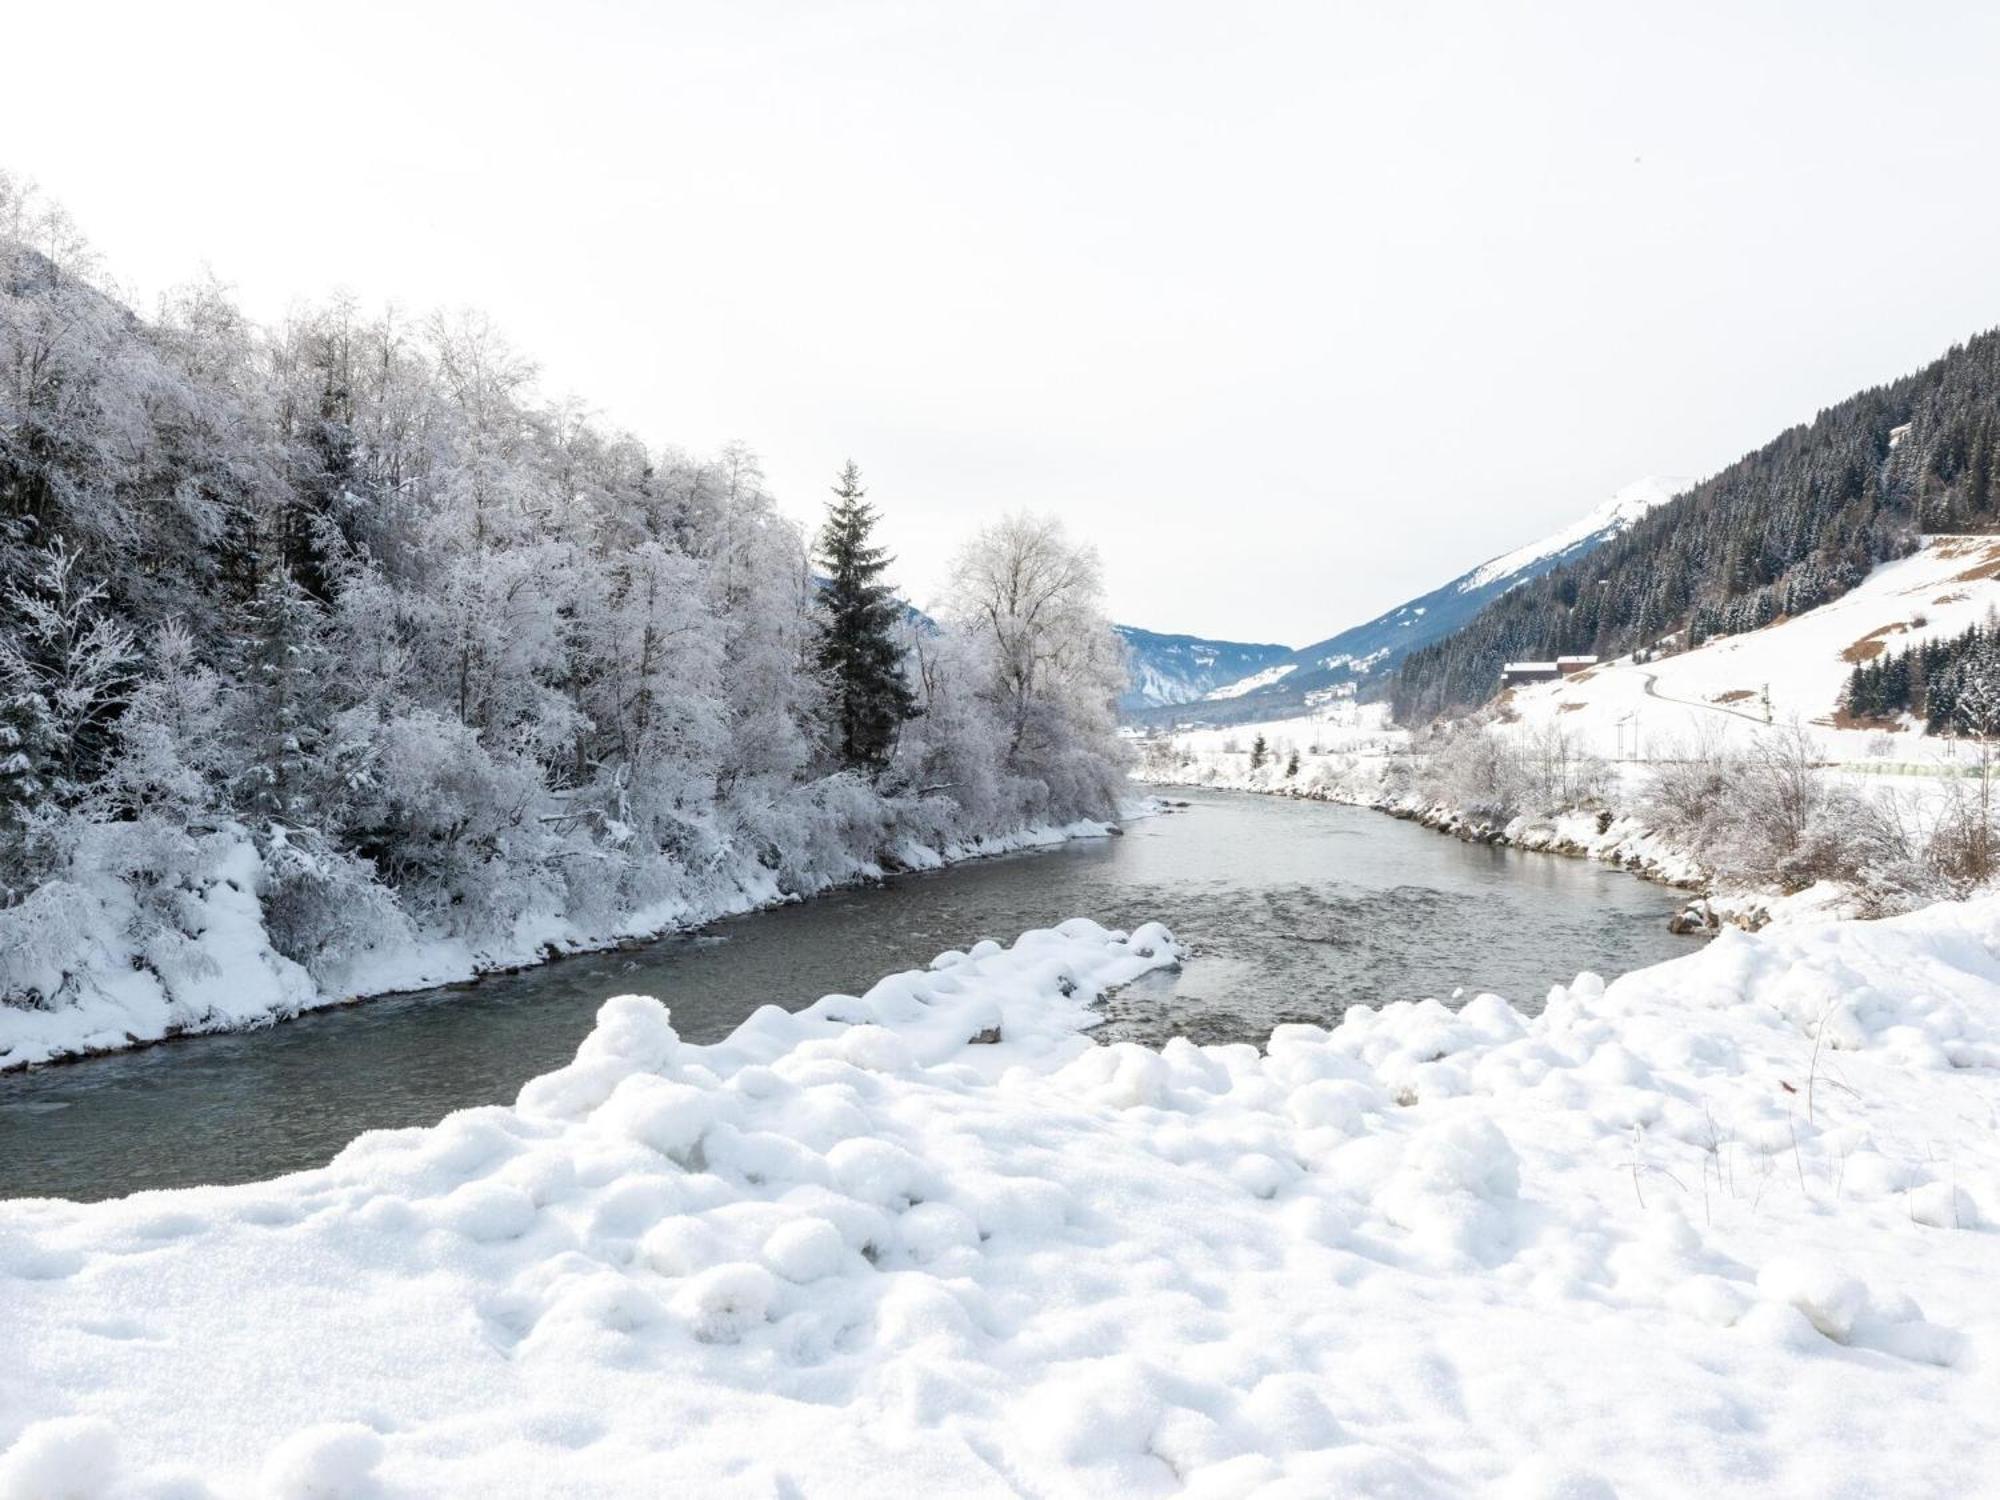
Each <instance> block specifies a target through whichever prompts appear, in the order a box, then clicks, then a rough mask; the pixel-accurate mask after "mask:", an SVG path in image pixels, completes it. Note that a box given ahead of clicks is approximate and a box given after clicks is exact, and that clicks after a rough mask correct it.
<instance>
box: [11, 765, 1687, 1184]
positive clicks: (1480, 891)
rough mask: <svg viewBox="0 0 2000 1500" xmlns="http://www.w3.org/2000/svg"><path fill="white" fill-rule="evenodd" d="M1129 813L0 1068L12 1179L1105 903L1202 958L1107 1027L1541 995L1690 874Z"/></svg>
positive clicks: (1595, 960)
mask: <svg viewBox="0 0 2000 1500" xmlns="http://www.w3.org/2000/svg"><path fill="white" fill-rule="evenodd" d="M1187 800H1188V806H1187V807H1186V809H1185V810H1183V811H1178V812H1173V813H1170V814H1167V815H1163V816H1159V817H1154V818H1146V819H1141V820H1138V821H1135V822H1133V823H1131V824H1130V825H1128V830H1127V832H1126V833H1125V835H1124V836H1123V837H1119V838H1108V839H1101V840H1091V841H1088V842H1083V843H1077V844H1071V845H1068V846H1066V847H1063V848H1060V849H1053V850H1045V851H1040V852H1035V853H1028V854H1019V855H1011V856H1007V857H1004V858H998V859H991V860H982V861H979V862H976V863H972V864H965V865H959V866H957V867H955V868H952V869H949V870H943V871H937V872H934V873H929V874H921V875H908V876H899V877H896V878H894V879H891V880H889V881H886V882H884V883H883V884H881V885H876V886H867V887H861V888H857V889H852V890H844V891H838V892H835V893H833V894H830V895H827V896H824V897H821V898H819V899H818V900H815V901H809V902H804V903H801V904H799V905H796V906H788V907H780V908H778V909H776V910H772V911H767V912H760V913H757V914H755V915H751V916H745V917H738V918H733V919H731V920H728V921H724V922H718V923H716V924H715V925H714V926H713V927H710V928H707V929H705V930H704V931H702V932H699V933H695V934H689V935H682V936H677V937H671V938H665V939H662V940H660V941H658V942H655V943H651V944H648V945H646V946H644V947H640V948H633V949H626V950H621V951H616V952H608V953H601V954H590V955H583V956H579V957H574V958H566V959H561V960H558V961H556V962H553V963H550V964H546V965H544V966H542V967H540V968H536V969H529V970H524V971H522V972H519V973H514V974H501V975H493V976H490V977H488V978H486V979H484V980H481V981H480V982H478V983H476V984H470V985H454V986H448V987H446V988H444V989H439V990H428V991H424V992H422V993H419V994H411V995H398V996H389V997H384V998H382V999H378V1000H371V1001H369V1002H367V1003H366V1004H362V1005H354V1006H344V1007H340V1008H338V1009H334V1010H328V1011H320V1012H316V1013H314V1014H311V1015H307V1016H303V1017H301V1018H299V1019H297V1020H294V1021H288V1022H285V1023H283V1024H281V1025H277V1026H273V1027H268V1028H265V1029H263V1030H258V1031H250V1032H238V1033H233V1034H228V1035H222V1036H208V1037H190V1038H184V1039H181V1040H178V1041H175V1042H172V1043H169V1044H167V1045H164V1046H160V1047H152V1048H147V1049H144V1050H142V1051H137V1052H131V1053H125V1054H119V1055H114V1056H110V1057H103V1058H96V1059H92V1060H89V1061H85V1062H80V1063H75V1064H70V1065H65V1066H60V1067H52V1068H45V1069H41V1070H38V1071H34V1072H28V1073H16V1074H9V1075H5V1076H0V1197H18V1196H22V1195H51V1196H60V1197H71V1198H79V1199H95V1198H105V1197H113V1196H118V1195H121V1194H124V1193H130V1192H135V1191H137V1190H139V1189H142V1188H160V1187H182V1186H187V1185H190V1184H194V1183H202V1182H222V1183H228V1182H244V1181H250V1180H253V1179H257V1178H262V1177H269V1176H273V1175H276V1174H278V1173H282V1172H288V1171H295V1170H298V1169H300V1168H304V1167H312V1166H318V1165H320V1164H322V1163H324V1162H325V1161H327V1160H328V1159H329V1158H330V1157H332V1156H333V1155H334V1154H335V1153H336V1152H337V1151H338V1150H339V1149H340V1148H341V1147H342V1146H343V1145H344V1144H346V1143H347V1142H348V1141H349V1140H351V1139H353V1137H354V1136H355V1135H357V1134H358V1133H360V1132H361V1131H363V1130H370V1129H376V1128H381V1127H389V1126H401V1125H418V1124H428V1123H430V1122H432V1121H435V1120H437V1119H438V1118H439V1117H440V1116H442V1115H444V1114H445V1113H447V1112H448V1111H450V1110H453V1109H458V1108H462V1107H464V1106H466V1105H471V1104H488V1103H495V1102H504V1101H508V1100H511V1099H512V1098H513V1096H514V1094H515V1092H516V1091H517V1090H518V1089H519V1088H520V1086H521V1084H522V1082H523V1081H524V1080H526V1079H528V1078H531V1077H533V1076H534V1075H536V1074H538V1073H542V1072H546V1071H548V1070H549V1069H550V1068H553V1067H556V1066H558V1065H560V1064H561V1063H563V1062H566V1061H567V1060H568V1059H569V1058H570V1056H571V1055H572V1054H573V1053H574V1052H575V1050H576V1045H577V1043H578V1042H579V1041H580V1040H581V1039H582V1038H583V1036H584V1034H585V1033H586V1032H587V1031H588V1030H589V1029H590V1024H591V1017H592V1015H593V1014H594V1013H595V1011H596V1010H597V1007H598V1006H599V1005H600V1004H601V1003H602V1002H603V1000H604V999H605V997H606V996H608V995H614V994H623V993H630V992H637V993H641V994H648V995H657V996H658V997H659V998H660V999H662V1000H663V1001H665V1002H666V1003H667V1004H668V1005H669V1006H671V1007H672V1010H673V1019H674V1025H675V1026H676V1027H677V1028H678V1029H679V1031H680V1032H681V1034H682V1036H684V1037H685V1038H687V1039H688V1040H690V1041H697V1042H701V1041H713V1040H715V1039H716V1038H718V1037H721V1036H724V1035H726V1034H727V1033H728V1032H729V1030H730V1029H731V1028H732V1027H734V1026H735V1025H736V1023H737V1022H739V1021H740V1020H742V1019H743V1018H744V1017H745V1016H747V1015H748V1014H749V1013H750V1012H751V1011H753V1010H755V1009H756V1008H757V1007H758V1006H760V1005H764V1004H767V1003H773V1002H775V1003H776V1004H779V1005H783V1006H786V1007H789V1008H797V1007H799V1006H802V1005H806V1004H809V1003H810V1002H811V1001H813V1000H814V999H817V998H818V997H819V996H820V995H823V994H829V993H834V992H847V993H855V992H858V991H860V990H862V989H865V988H866V987H867V986H869V985H870V984H872V983H874V981H875V980H877V979H879V978H881V977H882V976H883V975H885V974H890V973H894V972H896V971H897V970H900V969H907V968H912V967H917V966H921V965H923V964H925V963H927V962H928V961H929V960H930V959H931V958H932V957H933V956H935V955H936V954H937V953H939V952H941V951H943V950H944V949H947V948H962V947H966V946H968V945H970V944H971V943H973V942H975V941H977V940H978V939H979V938H982V937H993V938H997V939H999V940H1000V941H1002V942H1007V941H1011V940H1012V939H1013V938H1014V937H1015V936H1016V935H1018V934H1019V933H1020V932H1022V931H1023V930H1025V929H1027V928H1030V927H1046V926H1049V925H1052V924H1053V923H1055V922H1058V921H1061V920H1062V919H1064V918H1066V917H1074V916H1087V917H1093V918H1095V919H1096V920H1098V921H1100V922H1103V923H1105V924H1106V925H1107V926H1120V927H1130V926H1134V925H1136V924H1138V923H1139V922H1142V921H1146V920H1155V919H1156V920H1159V921H1164V922H1165V923H1167V925H1168V926H1170V927H1171V928H1173V930H1174V932H1175V933H1176V934H1177V935H1178V936H1179V937H1180V938H1181V939H1182V940H1183V941H1184V942H1186V943H1188V944H1190V945H1192V947H1193V949H1194V957H1193V958H1192V959H1191V960H1190V961H1189V962H1188V963H1187V964H1186V965H1185V966H1184V967H1183V968H1182V969H1181V970H1180V971H1179V972H1178V973H1172V974H1161V975H1155V976H1152V977H1150V978H1149V979H1147V980H1145V981H1142V982H1141V983H1140V984H1139V985H1138V986H1135V987H1134V988H1132V989H1130V990H1128V991H1126V992H1124V993H1123V994H1121V995H1119V996H1117V997H1115V998H1114V1000H1113V1002H1112V1004H1111V1006H1110V1012H1109V1013H1110V1020H1109V1021H1108V1022H1107V1024H1106V1026H1105V1027H1104V1029H1103V1030H1102V1031H1100V1032H1099V1035H1100V1036H1105V1037H1111V1038H1123V1039H1131V1040H1139V1041H1148V1042H1152V1041H1159V1040H1161V1039H1163V1038H1165V1037H1168V1036H1172V1035H1175V1034H1180V1035H1185V1036H1188V1037H1190V1038H1192V1039H1193V1040H1195V1041H1198V1042H1216V1041H1256V1040H1258V1039H1259V1038H1261V1037H1263V1036H1264V1035H1266V1034H1268V1033H1269V1031H1270V1029H1271V1027H1272V1026H1273V1025H1275V1024H1277V1023H1279V1022H1281V1021H1296V1020H1311V1021H1320V1022H1330V1021H1333V1020H1335V1019H1337V1018H1338V1017H1339V1015H1340V1013H1341V1012H1342V1011H1343V1010H1344V1009H1345V1008H1346V1007H1347V1006H1348V1005H1350V1004H1356V1003H1361V1004H1371V1005H1373V1004H1380V1003H1383V1002H1385V1001H1389V1000H1410V999H1421V998H1423V997H1425V996H1427V995H1434V996H1438V997H1440V998H1448V997H1450V996H1451V995H1452V994H1453V992H1454V991H1456V990H1459V989H1461V988H1462V989H1464V991H1465V993H1466V994H1467V995H1468V996H1470V995H1472V994H1476V993H1479V992H1481V991H1484V990H1491V991H1494V992H1495V993H1498V994H1501V995H1505V996H1506V997H1507V998H1508V999H1510V1000H1512V1001H1513V1002H1515V1004H1516V1005H1518V1006H1520V1007H1521V1008H1522V1009H1524V1010H1529V1011H1533V1010H1537V1009H1539V1008H1540V1006H1541V1003H1542V998H1543V997H1544V996H1545V995H1546V994H1547V992H1548V988H1549V986H1550V985H1551V984H1554V983H1558V982H1564V981H1567V980H1568V979H1570V978H1572V977H1573V976H1574V975H1575V974H1576V973H1577V972H1578V971H1579V970H1581V969H1595V970H1597V971H1598V972H1600V973H1602V974H1604V975H1605V976H1606V977H1610V976H1611V975H1614V974H1617V973H1621V972H1623V971H1624V970H1627V969H1632V968H1637V967H1639V966H1641V965H1644V964H1650V963H1655V962H1657V961H1659V960H1661V959H1665V958H1672V957H1675V956H1678V955H1679V954H1682V953H1686V952H1688V951H1690V950H1691V948H1692V946H1693V944H1694V941H1695V940H1693V939H1689V938H1678V937H1674V936H1673V935H1671V934H1670V933H1668V931H1667V918H1668V916H1669V915H1670V914H1671V913H1672V911H1673V910H1674V908H1675V905H1676V898H1675V895H1674V893H1673V892H1671V891H1669V890H1666V889H1664V888H1663V887H1660V886H1657V885H1650V884H1647V883H1646V882H1644V881H1641V880H1638V879H1636V878H1634V877H1632V876H1630V875H1625V874H1621V873H1619V872H1617V871H1613V870H1608V869H1605V868H1603V867H1602V866H1600V865H1595V864H1591V863H1589V862H1587V861H1584V860H1576V859H1566V858H1562V857H1560V856H1556V855H1547V854H1531V853H1523V852H1521V851H1518V850H1513V849H1503V848H1494V847H1490V846H1486V845H1479V844H1464V843H1460V842H1459V841H1458V840H1456V839H1450V838H1445V837H1442V836H1440V835H1438V834H1436V833H1434V832H1431V831H1430V830H1428V829H1425V828H1421V827H1418V826H1417V825H1415V824H1412V823H1404V822H1399V821H1397V820H1395V819H1393V818H1388V817H1385V816H1383V815H1382V814H1380V813H1374V812H1369V811H1366V810H1363V809H1359V808H1349V807H1340V806H1335V805H1331V804H1327V803H1316V802H1292V801H1286V800H1281V799H1277V798H1271V797H1259V796H1253V795H1249V794H1244V793H1228V792H1206V793H1203V792H1197V793H1191V794H1187Z"/></svg>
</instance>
